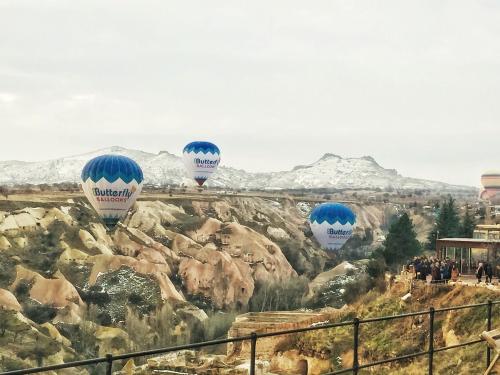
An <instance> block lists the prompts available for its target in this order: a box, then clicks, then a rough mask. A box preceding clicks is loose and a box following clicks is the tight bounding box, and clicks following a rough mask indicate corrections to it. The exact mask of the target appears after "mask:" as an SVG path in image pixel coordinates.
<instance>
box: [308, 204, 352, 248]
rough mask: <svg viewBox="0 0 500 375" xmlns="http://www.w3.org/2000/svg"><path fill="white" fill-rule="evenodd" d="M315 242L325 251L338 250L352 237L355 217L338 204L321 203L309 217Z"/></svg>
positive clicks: (349, 210) (346, 208) (347, 208)
mask: <svg viewBox="0 0 500 375" xmlns="http://www.w3.org/2000/svg"><path fill="white" fill-rule="evenodd" d="M309 223H310V225H311V230H312V232H313V234H314V237H315V238H316V240H317V241H318V242H319V243H320V245H321V246H323V247H324V248H326V249H327V250H338V249H340V248H341V247H342V246H343V245H344V243H346V241H347V240H348V239H349V238H350V237H351V236H352V232H353V229H354V226H355V224H356V215H355V214H354V212H352V211H351V209H350V208H349V207H347V206H344V205H343V204H340V203H322V204H320V205H319V206H316V207H315V208H314V209H313V211H312V212H311V216H310V217H309Z"/></svg>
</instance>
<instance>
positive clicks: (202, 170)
mask: <svg viewBox="0 0 500 375" xmlns="http://www.w3.org/2000/svg"><path fill="white" fill-rule="evenodd" d="M182 156H183V160H184V165H185V166H186V170H187V172H188V174H189V177H191V178H192V179H194V180H195V181H196V182H197V183H198V185H200V186H201V185H203V184H204V183H205V181H206V180H208V179H209V178H210V177H211V176H212V174H214V173H215V171H216V170H217V167H218V166H219V162H220V150H219V148H218V147H217V146H216V145H214V144H213V143H210V142H191V143H189V144H187V145H186V147H184V150H183V152H182Z"/></svg>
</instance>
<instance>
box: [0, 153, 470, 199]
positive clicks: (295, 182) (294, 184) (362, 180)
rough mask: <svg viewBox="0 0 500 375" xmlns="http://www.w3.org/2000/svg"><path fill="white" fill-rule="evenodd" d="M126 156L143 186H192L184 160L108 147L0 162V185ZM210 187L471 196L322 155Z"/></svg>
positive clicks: (75, 173) (228, 177)
mask: <svg viewBox="0 0 500 375" xmlns="http://www.w3.org/2000/svg"><path fill="white" fill-rule="evenodd" d="M110 153H112V154H118V155H125V156H128V157H130V158H132V159H134V160H135V161H137V162H138V163H139V165H140V166H141V167H142V169H143V171H144V176H145V178H146V183H150V184H156V185H169V184H177V185H180V184H185V185H187V186H194V182H193V181H191V180H190V179H189V178H188V177H187V175H186V173H185V170H184V165H183V163H182V159H181V158H180V157H178V156H176V155H173V154H171V153H169V152H165V151H162V152H160V153H159V154H152V153H148V152H143V151H138V150H129V149H126V148H123V147H117V146H114V147H110V148H106V149H102V150H97V151H94V152H91V153H87V154H82V155H77V156H71V157H65V158H60V159H55V160H48V161H41V162H22V161H3V162H0V184H7V185H19V184H53V183H62V182H78V181H79V178H80V172H81V170H82V168H83V166H84V164H85V163H86V162H87V161H88V160H90V159H91V158H93V157H95V156H98V155H103V154H110ZM208 185H209V186H220V187H228V188H235V189H242V188H248V189H263V188H264V189H319V188H332V189H363V188H365V189H377V188H379V189H382V190H385V189H388V188H392V189H398V190H413V189H427V190H434V191H448V192H459V191H461V192H473V191H474V190H475V189H474V188H472V187H468V186H457V185H449V184H445V183H442V182H436V181H428V180H420V179H415V178H408V177H403V176H401V175H399V174H398V173H397V172H396V170H394V169H385V168H383V167H381V166H380V165H378V164H377V162H376V161H375V160H374V159H373V158H372V157H369V156H365V157H362V158H342V157H340V156H338V155H333V154H326V155H324V156H323V157H322V158H321V159H319V160H318V161H316V162H314V163H312V164H310V165H301V166H297V167H295V168H294V169H293V170H291V171H283V172H271V173H249V172H246V171H244V170H239V169H234V168H230V167H224V166H221V167H220V168H219V169H218V171H217V173H216V175H215V176H214V178H212V179H211V180H209V182H208Z"/></svg>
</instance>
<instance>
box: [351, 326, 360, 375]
mask: <svg viewBox="0 0 500 375" xmlns="http://www.w3.org/2000/svg"><path fill="white" fill-rule="evenodd" d="M353 322H354V323H353V328H354V329H353V336H354V337H353V338H354V342H353V344H354V348H353V349H354V352H353V359H352V373H353V374H354V375H357V374H358V370H359V358H358V352H359V319H358V318H354V320H353Z"/></svg>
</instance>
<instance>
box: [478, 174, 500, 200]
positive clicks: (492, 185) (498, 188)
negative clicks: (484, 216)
mask: <svg viewBox="0 0 500 375" xmlns="http://www.w3.org/2000/svg"><path fill="white" fill-rule="evenodd" d="M481 184H482V185H483V190H482V191H481V193H480V198H481V199H483V200H486V201H488V202H489V203H491V204H500V171H498V170H497V171H495V170H491V171H487V172H484V173H483V174H482V175H481Z"/></svg>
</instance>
